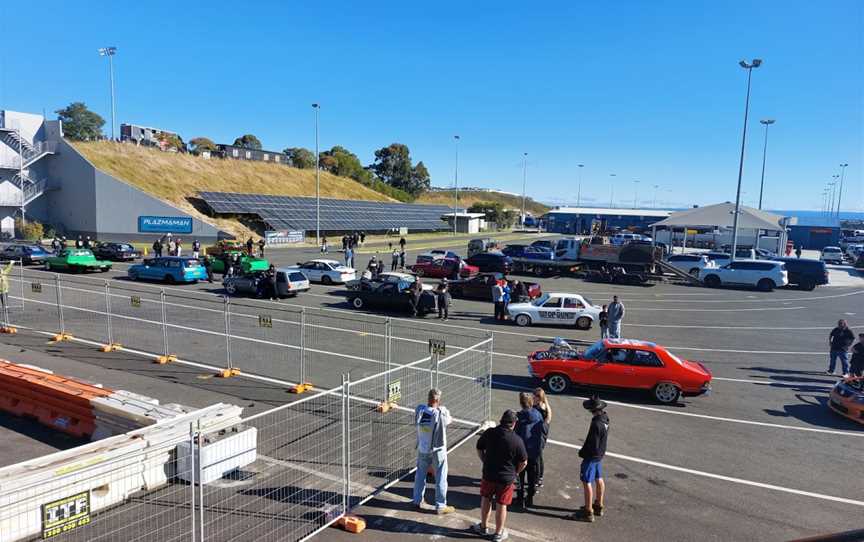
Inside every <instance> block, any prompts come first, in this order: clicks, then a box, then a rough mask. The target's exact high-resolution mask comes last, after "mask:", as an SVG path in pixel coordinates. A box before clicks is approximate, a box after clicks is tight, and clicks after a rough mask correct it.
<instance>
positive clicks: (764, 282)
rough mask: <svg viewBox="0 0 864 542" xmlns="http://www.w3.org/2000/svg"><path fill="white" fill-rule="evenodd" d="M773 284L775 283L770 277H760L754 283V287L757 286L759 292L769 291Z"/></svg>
mask: <svg viewBox="0 0 864 542" xmlns="http://www.w3.org/2000/svg"><path fill="white" fill-rule="evenodd" d="M775 286H776V284H774V281H773V280H771V279H761V280H760V281H759V282H758V283H756V288H758V289H759V291H760V292H770V291H771V290H773V289H774V287H775Z"/></svg>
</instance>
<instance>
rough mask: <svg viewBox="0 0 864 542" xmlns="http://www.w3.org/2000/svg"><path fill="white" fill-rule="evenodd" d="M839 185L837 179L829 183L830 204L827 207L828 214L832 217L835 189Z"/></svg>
mask: <svg viewBox="0 0 864 542" xmlns="http://www.w3.org/2000/svg"><path fill="white" fill-rule="evenodd" d="M836 186H837V181H834V182H833V183H832V182H829V183H828V206H827V207H826V208H825V211H826V213H825V214H826V216H828V218H831V215H833V214H834V189H835V187H836Z"/></svg>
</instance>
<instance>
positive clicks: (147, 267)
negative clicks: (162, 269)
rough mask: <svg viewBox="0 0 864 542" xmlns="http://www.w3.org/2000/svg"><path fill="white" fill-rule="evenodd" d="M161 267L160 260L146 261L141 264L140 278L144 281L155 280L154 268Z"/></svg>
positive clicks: (139, 268)
mask: <svg viewBox="0 0 864 542" xmlns="http://www.w3.org/2000/svg"><path fill="white" fill-rule="evenodd" d="M158 265H159V258H154V259H152V260H144V261H143V262H142V263H141V267H138V268H137V269H138V277H139V278H142V279H147V280H150V279H152V278H153V276H154V273H153V267H154V266H158Z"/></svg>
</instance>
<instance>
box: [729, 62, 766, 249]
mask: <svg viewBox="0 0 864 542" xmlns="http://www.w3.org/2000/svg"><path fill="white" fill-rule="evenodd" d="M738 65H739V66H741V67H742V68H744V69H745V70H747V98H746V99H745V101H744V129H743V130H742V131H741V158H740V159H739V161H738V189H737V190H736V194H735V215H734V216H733V217H732V254H730V260H731V261H733V262H734V261H735V252H736V251H737V250H738V215H739V214H740V213H741V177H742V176H743V175H744V145H745V144H746V142H747V117H748V116H749V114H750V80H751V79H752V77H753V68H758V67H759V66H761V65H762V60H761V59H758V58H754V59H753V62H750V63H748V62H747V61H746V60H742V61H741V62H739V63H738Z"/></svg>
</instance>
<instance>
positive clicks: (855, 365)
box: [849, 333, 864, 376]
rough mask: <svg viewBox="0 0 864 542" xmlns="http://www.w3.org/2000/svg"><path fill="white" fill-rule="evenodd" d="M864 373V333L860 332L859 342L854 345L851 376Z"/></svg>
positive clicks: (850, 365)
mask: <svg viewBox="0 0 864 542" xmlns="http://www.w3.org/2000/svg"><path fill="white" fill-rule="evenodd" d="M862 375H864V333H859V334H858V342H857V343H855V346H853V347H852V359H851V360H850V362H849V376H862Z"/></svg>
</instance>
